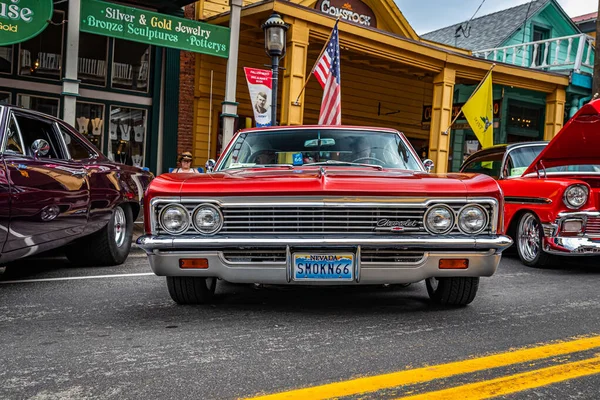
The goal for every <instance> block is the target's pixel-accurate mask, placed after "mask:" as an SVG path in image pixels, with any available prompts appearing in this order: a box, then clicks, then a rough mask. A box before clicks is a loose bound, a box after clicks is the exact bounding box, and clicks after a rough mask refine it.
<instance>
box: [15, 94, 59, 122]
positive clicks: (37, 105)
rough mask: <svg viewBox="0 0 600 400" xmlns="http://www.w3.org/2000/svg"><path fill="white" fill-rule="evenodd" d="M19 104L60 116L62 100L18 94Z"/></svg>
mask: <svg viewBox="0 0 600 400" xmlns="http://www.w3.org/2000/svg"><path fill="white" fill-rule="evenodd" d="M17 105H18V106H21V107H25V108H28V109H30V110H35V111H39V112H43V113H45V114H49V115H53V116H55V117H58V110H59V106H60V100H59V99H54V98H51V97H41V96H30V95H27V94H19V95H18V96H17Z"/></svg>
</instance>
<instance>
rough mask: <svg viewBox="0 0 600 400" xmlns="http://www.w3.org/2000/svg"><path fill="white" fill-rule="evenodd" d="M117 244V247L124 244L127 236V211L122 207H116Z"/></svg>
mask: <svg viewBox="0 0 600 400" xmlns="http://www.w3.org/2000/svg"><path fill="white" fill-rule="evenodd" d="M114 229H115V244H116V245H117V247H121V246H123V243H125V238H126V236H127V218H125V212H124V211H123V209H122V208H121V207H117V208H115V221H114Z"/></svg>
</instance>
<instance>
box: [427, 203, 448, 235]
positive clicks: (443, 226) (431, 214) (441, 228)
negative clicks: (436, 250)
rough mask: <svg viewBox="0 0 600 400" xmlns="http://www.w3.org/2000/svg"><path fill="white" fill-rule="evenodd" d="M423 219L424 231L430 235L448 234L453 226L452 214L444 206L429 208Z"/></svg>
mask: <svg viewBox="0 0 600 400" xmlns="http://www.w3.org/2000/svg"><path fill="white" fill-rule="evenodd" d="M423 219H424V225H425V229H427V230H428V231H429V232H431V233H436V234H441V233H448V232H450V230H451V229H452V227H453V226H454V212H453V211H452V210H451V209H450V207H448V206H445V205H439V206H433V207H431V208H430V209H429V210H427V212H426V213H425V217H424V218H423Z"/></svg>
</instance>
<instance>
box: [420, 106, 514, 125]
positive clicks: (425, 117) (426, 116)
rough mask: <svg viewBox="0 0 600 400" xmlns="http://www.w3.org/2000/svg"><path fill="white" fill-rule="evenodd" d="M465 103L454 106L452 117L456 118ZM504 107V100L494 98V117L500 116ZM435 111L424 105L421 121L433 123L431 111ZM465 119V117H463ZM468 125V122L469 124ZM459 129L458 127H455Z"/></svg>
mask: <svg viewBox="0 0 600 400" xmlns="http://www.w3.org/2000/svg"><path fill="white" fill-rule="evenodd" d="M464 105H465V103H458V104H454V105H453V106H452V119H454V118H455V117H456V116H457V115H458V113H460V109H461V108H462V106H464ZM501 107H502V100H494V118H500V108H501ZM432 111H433V107H432V106H423V115H421V122H422V123H424V124H429V123H431V113H432ZM462 119H465V118H462ZM467 126H468V124H467ZM454 129H457V128H454Z"/></svg>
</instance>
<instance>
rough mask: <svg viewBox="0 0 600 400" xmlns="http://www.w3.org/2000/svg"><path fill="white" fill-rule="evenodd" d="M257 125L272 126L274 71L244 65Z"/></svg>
mask: <svg viewBox="0 0 600 400" xmlns="http://www.w3.org/2000/svg"><path fill="white" fill-rule="evenodd" d="M244 72H245V74H246V82H248V90H249V91H250V101H251V102H252V111H254V120H255V121H256V126H271V93H272V91H271V88H272V83H273V80H272V78H273V72H272V71H270V70H268V69H257V68H247V67H244Z"/></svg>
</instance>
